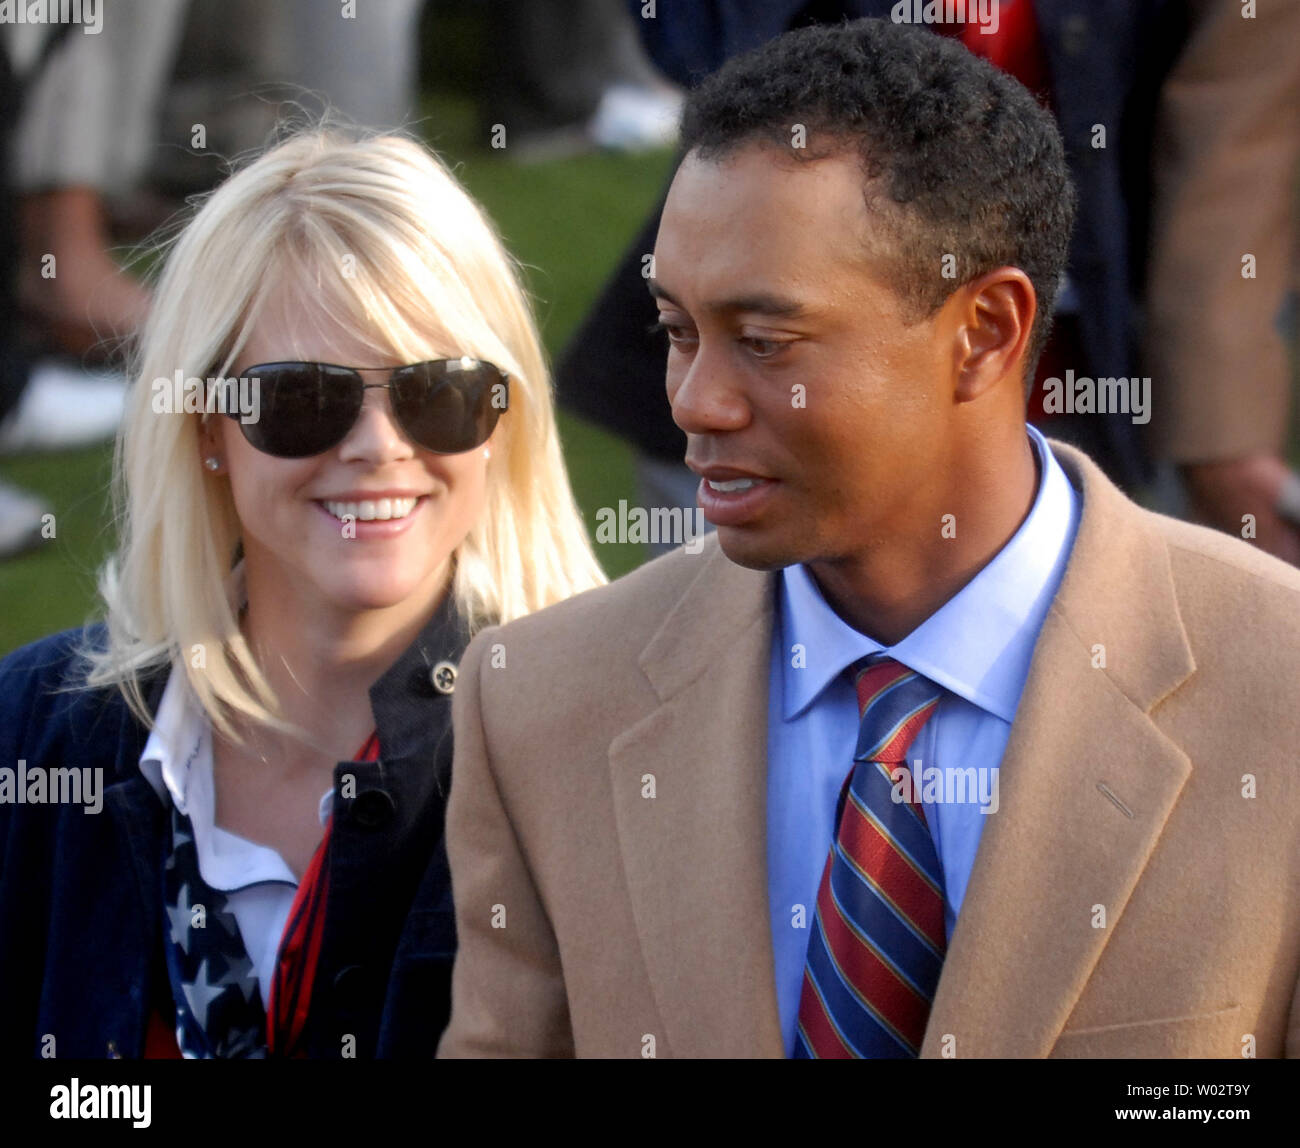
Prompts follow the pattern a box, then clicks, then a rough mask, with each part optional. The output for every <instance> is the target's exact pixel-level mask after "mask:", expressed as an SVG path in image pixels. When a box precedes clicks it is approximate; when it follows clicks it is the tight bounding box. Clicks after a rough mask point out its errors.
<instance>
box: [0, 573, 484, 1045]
mask: <svg viewBox="0 0 1300 1148" xmlns="http://www.w3.org/2000/svg"><path fill="white" fill-rule="evenodd" d="M89 634H90V635H91V636H92V637H93V639H94V640H95V641H96V642H99V643H102V641H103V628H102V626H95V627H92V628H91V629H90V631H89ZM79 636H80V632H79V631H76V630H69V631H65V632H64V633H61V634H56V635H54V636H53V637H49V638H44V639H42V640H41V641H38V642H34V643H32V644H31V645H29V646H26V647H24V648H23V649H21V650H18V651H16V652H15V653H13V654H11V655H10V656H9V657H7V658H6V659H4V661H2V662H0V769H3V768H8V769H12V770H15V771H16V769H17V763H18V761H19V760H20V759H23V760H25V761H26V769H27V771H28V774H29V775H30V773H31V771H32V770H33V769H37V768H40V769H46V770H48V769H52V768H55V767H60V766H63V767H68V766H76V767H90V768H102V769H103V771H104V772H103V775H102V776H103V790H102V795H103V808H102V811H101V812H99V813H98V814H94V813H87V812H86V811H85V807H84V806H83V805H69V804H64V805H57V804H16V803H10V802H5V803H0V983H3V984H5V985H6V986H8V987H7V989H6V991H5V1005H4V1008H3V1009H0V1055H8V1056H31V1055H39V1054H40V1053H41V1052H42V1051H43V1050H44V1051H45V1052H46V1055H48V1054H49V1053H50V1052H52V1053H53V1054H54V1055H56V1056H59V1057H105V1056H109V1057H111V1056H122V1057H128V1058H129V1057H138V1056H140V1055H141V1054H142V1052H143V1048H144V1038H145V1032H146V1028H147V1022H148V1018H149V1014H150V1012H151V1010H152V1009H153V1008H154V1007H156V1006H159V1005H161V1006H162V1007H164V1008H165V1009H170V1008H171V1007H172V1005H171V992H170V986H169V984H168V981H167V975H166V971H165V967H164V964H163V952H164V950H163V932H162V929H163V918H162V906H161V894H160V889H161V875H160V867H161V864H162V849H163V836H162V835H163V832H164V829H165V826H166V817H165V809H164V806H163V803H162V802H161V801H160V799H159V797H158V795H157V794H156V793H155V791H154V789H153V787H152V786H151V785H150V784H149V782H148V780H146V778H145V777H144V776H143V774H142V773H141V772H140V767H139V761H140V755H141V753H142V752H143V750H144V746H145V742H146V740H147V738H148V731H147V730H146V729H145V728H144V727H143V726H142V725H141V724H140V722H139V721H137V720H136V718H135V717H134V716H133V715H132V714H131V712H130V711H129V709H128V708H127V706H126V704H125V702H124V701H123V699H122V697H121V694H120V693H119V692H118V691H117V690H115V689H99V690H90V691H87V690H84V689H82V690H77V691H75V692H65V693H58V692H55V690H56V689H57V687H59V686H60V684H61V683H63V682H65V680H68V678H69V674H70V673H72V672H75V668H76V667H75V659H74V658H73V657H72V649H73V647H74V645H75V644H76V641H77V639H78V637H79ZM467 642H468V635H467V634H466V632H465V630H464V627H463V623H462V621H461V619H460V616H459V614H458V613H457V611H456V609H455V607H454V604H453V603H452V602H451V596H450V595H448V598H447V600H446V601H445V602H444V603H443V605H442V607H441V608H440V609H439V610H438V612H437V613H436V614H435V615H434V616H433V618H432V619H431V620H430V622H429V623H428V625H427V626H426V627H425V628H424V630H423V631H422V632H421V633H420V635H419V637H418V638H417V639H416V641H415V642H413V643H412V645H411V646H410V648H409V649H408V650H407V651H406V652H405V653H404V654H403V655H402V657H401V658H400V659H399V660H398V661H397V662H396V663H395V664H394V665H393V666H392V667H390V668H389V670H388V671H387V672H386V673H385V674H384V676H383V677H382V678H380V679H379V681H377V682H376V683H375V684H374V686H373V687H371V690H370V700H371V706H372V708H373V711H374V715H375V721H376V726H377V728H378V731H379V743H380V751H381V754H382V757H381V759H380V760H379V761H376V762H361V763H353V762H341V763H339V764H338V766H336V768H335V797H334V828H333V832H332V835H331V842H330V855H329V865H330V888H329V900H328V903H327V908H326V919H325V934H324V938H323V941H322V948H321V954H320V962H319V965H318V966H317V972H316V980H315V985H314V987H313V990H312V1000H311V1007H310V1010H309V1016H308V1024H307V1039H306V1048H307V1051H308V1055H310V1056H313V1057H331V1058H338V1057H341V1056H344V1055H355V1056H356V1057H361V1058H366V1057H398V1056H403V1057H426V1058H429V1059H432V1058H433V1054H434V1051H435V1049H436V1048H437V1044H438V1038H439V1036H440V1035H441V1033H442V1030H443V1028H444V1027H445V1026H446V1023H447V1014H448V1011H449V1009H450V1002H451V964H452V959H453V957H454V954H455V949H456V933H455V920H454V917H453V909H452V899H451V880H450V876H449V873H448V869H447V857H446V851H445V845H444V841H443V822H444V815H445V804H446V799H447V793H448V789H449V786H450V780H451V760H452V740H451V697H450V688H451V682H452V681H454V673H451V674H449V673H447V672H446V670H445V668H444V669H443V671H442V672H441V673H440V674H439V675H437V677H438V685H435V682H434V674H433V670H434V668H435V667H436V666H438V664H439V663H440V662H444V661H445V662H450V663H452V665H453V666H454V665H455V664H457V663H458V662H459V660H460V657H461V655H462V653H463V652H464V648H465V645H466V644H467ZM166 677H167V671H166V670H164V671H162V672H161V673H158V674H155V675H154V676H153V677H152V678H150V679H149V681H148V683H147V686H146V698H147V700H148V702H149V707H150V710H151V712H155V713H156V712H157V706H158V702H159V700H160V699H161V696H162V689H163V687H164V685H165V684H166ZM439 685H440V686H441V687H442V689H439V688H438V686H439ZM443 690H447V691H448V692H443ZM344 771H349V772H351V773H353V774H354V775H355V776H356V793H355V796H353V797H351V798H348V799H344V798H343V797H342V796H341V793H340V789H339V778H340V775H341V774H342V773H343V772H344ZM15 776H16V772H15ZM169 1015H170V1014H169ZM49 1037H53V1039H54V1043H53V1047H52V1048H51V1047H50V1046H49V1042H48V1038H49ZM349 1038H351V1039H349Z"/></svg>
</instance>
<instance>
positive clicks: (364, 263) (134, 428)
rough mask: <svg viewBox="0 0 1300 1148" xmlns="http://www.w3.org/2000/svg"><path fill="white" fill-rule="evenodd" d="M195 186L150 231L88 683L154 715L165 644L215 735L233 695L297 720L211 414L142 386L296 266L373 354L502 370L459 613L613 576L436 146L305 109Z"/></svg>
mask: <svg viewBox="0 0 1300 1148" xmlns="http://www.w3.org/2000/svg"><path fill="white" fill-rule="evenodd" d="M197 206H198V210H197V213H196V214H194V215H193V218H192V219H191V220H190V221H189V222H188V223H187V224H186V225H185V226H184V228H183V230H181V231H180V232H179V234H178V235H177V236H176V237H175V238H174V239H172V240H164V241H163V242H162V243H161V244H160V247H161V248H163V249H166V250H167V257H166V260H165V265H164V267H163V270H162V273H161V277H160V278H159V280H158V282H157V286H156V289H155V293H154V302H153V307H152V310H151V311H150V314H149V316H148V319H147V320H146V322H145V324H144V326H143V328H142V329H141V331H140V333H139V338H138V342H137V344H136V346H135V348H134V350H133V351H132V354H131V366H130V377H132V378H133V380H134V385H133V386H132V388H131V395H130V398H129V399H128V405H127V411H126V414H125V417H124V420H123V424H122V427H121V429H120V431H119V434H118V440H117V449H116V451H115V456H114V479H113V486H114V506H115V512H116V516H117V519H118V523H119V527H120V545H119V547H118V550H117V552H116V553H115V554H114V555H113V556H112V557H111V558H110V559H109V560H108V561H107V562H106V563H105V565H104V567H103V568H102V570H101V572H100V576H99V592H100V595H101V597H102V599H103V602H104V604H105V606H106V625H107V635H108V640H107V646H106V648H103V649H84V650H83V654H84V655H85V656H86V657H87V659H88V660H89V663H90V665H89V672H88V675H87V678H86V685H88V686H100V685H109V684H111V685H116V686H117V687H118V688H119V689H120V690H121V691H122V693H123V695H124V696H125V698H126V700H127V704H128V705H129V706H130V707H131V710H132V711H133V712H134V713H135V714H136V715H137V716H138V717H139V718H140V720H141V721H142V722H143V723H144V724H145V725H146V726H148V725H150V724H151V722H152V719H151V715H150V713H149V710H148V706H147V705H146V702H145V698H144V695H143V690H142V688H141V678H142V675H144V674H145V673H147V672H149V671H152V670H154V669H156V668H158V667H160V666H162V665H164V664H167V663H170V665H171V666H172V669H173V671H176V670H179V671H181V672H183V673H184V674H185V675H186V677H187V679H188V681H189V685H190V686H191V687H192V689H193V691H194V694H195V696H196V697H197V698H198V700H199V702H200V704H201V705H202V706H203V708H204V710H205V711H206V712H207V714H208V716H209V718H210V719H211V720H212V721H213V723H214V724H215V725H216V726H217V727H218V728H219V729H220V730H221V731H222V732H223V733H225V734H226V735H227V736H230V737H234V738H238V734H237V733H236V731H235V728H234V726H233V725H232V723H231V722H230V720H229V719H230V718H231V717H232V716H234V715H242V717H244V718H245V719H248V720H251V721H253V722H257V723H263V724H267V725H271V726H274V727H277V728H280V729H288V730H292V728H293V727H291V726H289V725H288V724H287V723H286V722H284V721H283V718H282V714H281V711H280V708H279V705H278V701H277V699H276V698H275V696H274V692H273V690H272V689H271V687H270V685H269V684H268V682H267V681H266V679H265V678H264V676H263V675H262V673H261V671H260V669H259V667H258V665H257V663H256V661H255V659H254V657H253V654H252V652H251V651H250V649H249V647H248V644H247V643H246V642H245V640H244V637H243V635H242V634H241V632H240V629H239V624H238V611H239V608H240V605H241V603H240V602H239V601H238V600H237V599H238V598H239V595H240V588H239V586H238V585H237V584H236V579H235V578H234V576H233V574H232V559H233V558H234V555H235V553H236V547H237V544H238V542H239V533H240V532H239V520H238V517H237V516H236V513H235V507H234V503H233V500H232V499H231V496H230V490H229V485H228V484H227V483H224V482H214V481H212V480H211V479H210V478H209V477H207V476H206V475H205V474H204V473H203V471H202V469H201V466H200V462H199V445H198V443H199V439H198V432H199V426H200V419H201V418H202V417H203V416H202V415H200V414H199V413H197V412H195V413H189V414H180V413H177V414H168V415H159V414H156V413H155V412H154V410H153V402H152V400H153V388H152V386H151V384H152V381H153V380H155V379H166V380H170V379H171V378H172V377H173V376H174V375H175V373H176V372H177V370H178V369H179V370H180V371H181V372H182V373H183V376H184V377H185V378H187V379H188V378H190V377H195V376H197V377H202V378H204V379H206V378H209V377H213V376H216V377H225V376H226V375H227V373H228V372H229V371H230V369H231V367H232V365H233V363H234V361H235V359H236V357H237V356H238V354H239V353H240V351H241V349H242V347H243V345H244V343H245V341H246V339H247V337H248V335H249V332H250V330H251V328H252V326H253V324H254V323H255V321H256V320H257V317H258V315H259V313H260V312H261V310H262V309H263V307H264V306H265V304H266V302H267V300H268V298H270V296H271V295H272V293H273V292H274V291H275V290H276V288H277V287H278V286H279V285H281V284H282V283H285V282H289V281H295V282H298V283H307V284H310V286H311V289H312V295H311V298H312V299H313V300H314V301H315V302H316V303H317V304H318V305H319V306H320V307H321V308H322V309H323V311H324V314H325V315H326V316H327V317H328V319H329V320H330V321H332V322H334V323H337V324H340V325H341V326H342V327H343V329H346V330H348V331H350V332H355V333H356V335H357V337H358V338H359V339H361V340H362V341H363V342H364V343H365V344H366V345H367V346H368V347H370V348H371V349H373V352H374V353H375V354H376V355H383V356H393V357H395V358H397V359H398V360H399V361H402V362H416V361H420V360H424V359H433V358H443V357H450V356H454V355H463V354H464V355H471V356H473V357H476V358H481V359H487V360H489V361H490V362H493V363H495V364H497V365H498V366H499V367H501V368H502V369H504V370H505V371H507V372H508V373H509V375H510V408H509V410H508V411H507V412H506V413H505V415H504V416H503V417H502V419H501V421H500V422H499V423H498V425H497V429H496V432H495V437H494V438H493V449H492V452H491V457H490V459H489V460H488V463H487V467H488V470H487V492H486V505H485V507H484V510H483V513H482V514H481V516H480V518H479V520H478V521H477V522H476V523H475V524H474V526H473V528H472V529H471V530H470V532H469V535H468V536H467V537H466V538H465V540H464V541H463V542H462V543H461V544H460V545H459V546H458V547H457V548H456V550H455V552H454V554H453V569H454V573H453V575H452V586H451V593H452V594H453V595H454V597H455V602H456V605H457V607H458V608H459V610H460V612H461V614H462V616H463V617H464V618H465V620H466V622H467V624H468V626H469V628H470V631H471V633H472V632H473V631H475V630H477V629H479V628H481V627H482V626H483V625H484V624H487V623H492V622H507V621H509V620H510V619H512V618H517V617H519V616H520V615H523V614H527V613H530V612H531V611H534V610H537V609H540V608H541V607H543V606H547V605H549V604H551V603H553V602H556V601H559V600H561V599H563V598H566V597H568V596H570V595H572V594H575V593H577V592H579V591H581V590H585V589H589V588H591V587H593V586H597V585H600V584H601V583H603V582H604V581H605V580H606V579H605V576H604V574H603V572H602V571H601V569H600V566H599V564H598V563H597V561H596V559H595V556H594V554H593V553H592V549H591V543H590V540H589V539H588V537H587V533H586V530H585V529H584V526H583V523H582V519H581V516H580V514H579V512H578V509H577V506H576V504H575V502H574V499H573V495H572V492H571V491H570V488H569V483H568V477H567V474H566V472H565V469H564V462H563V458H562V456H561V453H560V444H559V437H558V434H557V431H556V426H555V417H554V412H553V408H552V395H551V384H550V379H549V376H548V374H547V369H546V364H545V361H544V357H543V353H542V349H541V344H540V340H539V338H538V334H537V329H536V326H535V324H534V321H533V317H532V313H531V310H530V308H529V305H528V301H527V300H526V298H525V296H524V293H523V290H522V288H521V286H520V281H519V277H518V274H517V271H516V268H515V266H514V264H513V262H512V261H511V259H510V257H509V256H508V255H507V254H506V252H505V249H504V248H503V246H502V244H501V242H500V239H499V238H498V237H497V234H496V232H495V230H494V229H493V227H492V225H491V224H490V223H489V222H488V221H487V219H486V218H485V216H484V215H483V213H482V212H481V210H480V209H479V208H478V206H477V205H476V204H475V203H474V201H473V200H472V199H471V198H470V197H469V195H468V194H467V193H466V192H465V190H464V189H463V188H462V187H461V186H460V184H459V183H458V182H457V181H456V179H455V178H454V177H453V176H452V174H451V173H450V172H449V171H448V170H447V168H446V167H445V166H444V165H443V164H442V163H441V161H439V160H438V159H437V158H436V157H435V156H434V155H433V154H431V153H430V152H429V151H428V149H426V148H425V147H424V146H423V145H422V144H420V143H419V142H417V141H415V140H413V139H409V138H406V137H405V136H402V135H397V134H392V133H389V134H384V135H374V134H365V133H360V132H357V131H355V130H344V129H340V128H338V127H335V126H329V127H326V126H322V125H319V124H317V125H314V126H308V127H307V128H305V129H303V128H299V129H296V130H295V131H293V133H292V134H290V135H289V136H288V138H287V139H284V140H283V142H280V143H278V144H277V145H275V146H273V147H271V148H270V150H268V151H266V152H265V153H264V154H262V155H261V156H260V157H258V158H256V159H254V160H253V161H252V162H249V163H247V165H246V166H243V167H242V168H240V169H239V170H237V171H235V172H234V174H232V175H231V176H230V177H229V178H228V179H227V180H226V181H225V182H224V183H222V184H221V185H220V186H219V187H217V188H216V189H215V190H214V191H212V192H210V193H208V194H207V196H206V198H205V199H204V200H203V201H201V204H199V205H197ZM374 361H376V362H382V361H384V360H383V359H376V360H374ZM362 365H365V364H362ZM208 417H213V416H208ZM200 649H201V650H202V651H203V658H202V659H199V658H196V657H195V656H194V653H195V652H196V651H197V650H200ZM200 660H201V661H204V662H206V665H201V666H198V667H196V666H195V665H194V664H193V663H194V662H195V661H200Z"/></svg>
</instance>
